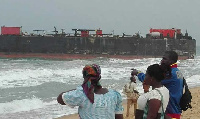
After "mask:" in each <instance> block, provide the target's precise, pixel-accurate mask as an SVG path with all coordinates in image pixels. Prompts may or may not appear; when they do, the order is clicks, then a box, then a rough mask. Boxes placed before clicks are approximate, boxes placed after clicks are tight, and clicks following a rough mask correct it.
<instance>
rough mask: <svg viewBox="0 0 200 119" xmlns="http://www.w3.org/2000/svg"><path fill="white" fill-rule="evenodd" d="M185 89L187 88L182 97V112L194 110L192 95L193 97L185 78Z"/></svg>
mask: <svg viewBox="0 0 200 119" xmlns="http://www.w3.org/2000/svg"><path fill="white" fill-rule="evenodd" d="M183 87H185V93H184V94H183V95H182V97H181V100H180V107H181V110H183V111H186V110H187V109H188V108H192V106H191V101H192V95H191V92H190V90H189V89H188V85H187V83H186V80H185V79H184V78H183Z"/></svg>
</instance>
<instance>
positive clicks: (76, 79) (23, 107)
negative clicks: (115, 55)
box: [0, 46, 200, 119]
mask: <svg viewBox="0 0 200 119" xmlns="http://www.w3.org/2000/svg"><path fill="white" fill-rule="evenodd" d="M160 60H161V58H147V59H135V60H121V59H107V58H96V59H90V60H65V61H63V60H60V61H58V60H41V59H0V67H1V68H0V82H1V83H0V119H52V118H56V117H60V116H62V115H69V114H73V113H77V107H75V108H70V107H68V106H62V105H60V104H58V103H57V101H56V98H57V96H58V95H59V94H60V93H61V92H63V91H67V90H70V89H74V88H75V87H76V86H78V85H81V83H82V81H83V78H82V68H83V67H84V65H85V64H93V63H95V64H98V65H100V66H101V69H102V79H101V84H102V85H103V87H107V88H113V89H116V90H117V91H119V92H120V93H121V94H122V87H123V86H124V85H125V84H126V83H127V82H128V81H129V77H130V72H131V68H136V69H138V70H141V71H143V72H145V70H146V68H147V67H148V66H149V65H151V64H154V63H159V62H160ZM178 66H179V69H180V70H181V71H182V73H183V75H184V77H185V78H186V81H187V83H188V85H189V87H196V86H200V46H198V47H197V55H196V56H195V58H194V59H188V60H181V61H178ZM137 88H138V90H139V92H140V93H142V92H143V90H142V85H141V82H139V81H137ZM122 97H123V98H125V96H124V95H123V94H122Z"/></svg>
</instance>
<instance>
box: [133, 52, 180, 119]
mask: <svg viewBox="0 0 200 119" xmlns="http://www.w3.org/2000/svg"><path fill="white" fill-rule="evenodd" d="M177 60H178V54H177V53H176V52H175V51H166V52H165V53H164V55H163V57H162V60H161V65H170V67H171V78H170V79H165V80H162V81H161V83H162V85H164V86H165V87H166V88H167V89H168V90H169V94H170V99H169V103H168V106H167V109H166V111H165V113H166V114H167V115H168V116H170V117H171V118H177V119H180V116H181V113H182V110H181V108H180V104H179V103H180V99H181V97H182V95H183V75H182V73H181V72H180V70H179V69H178V68H177V63H176V62H177ZM132 74H134V75H136V76H137V77H138V79H139V80H140V81H141V82H143V81H144V78H145V74H144V73H142V72H139V71H138V70H136V69H133V71H132Z"/></svg>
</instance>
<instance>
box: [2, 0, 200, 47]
mask: <svg viewBox="0 0 200 119" xmlns="http://www.w3.org/2000/svg"><path fill="white" fill-rule="evenodd" d="M0 25H1V26H3V25H5V26H22V31H27V32H33V31H32V30H35V29H42V30H47V31H51V30H54V28H53V27H54V26H56V27H57V30H61V29H65V32H66V33H72V32H73V31H72V30H71V29H73V28H83V29H98V28H101V29H102V30H103V33H111V32H112V31H113V30H114V33H115V34H118V35H121V34H122V33H123V32H124V33H125V34H129V35H133V34H135V33H136V32H138V31H139V32H140V33H141V34H142V35H145V34H147V33H148V32H149V29H150V28H162V29H166V28H168V29H170V28H177V29H181V30H182V33H185V32H186V30H187V31H188V33H189V35H191V36H192V37H193V38H195V39H196V41H197V45H198V46H200V0H0Z"/></svg>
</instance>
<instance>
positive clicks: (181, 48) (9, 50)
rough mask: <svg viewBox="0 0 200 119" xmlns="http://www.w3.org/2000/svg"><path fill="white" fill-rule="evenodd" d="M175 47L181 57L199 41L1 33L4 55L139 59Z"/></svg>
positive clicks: (187, 55)
mask: <svg viewBox="0 0 200 119" xmlns="http://www.w3.org/2000/svg"><path fill="white" fill-rule="evenodd" d="M166 50H174V51H176V52H177V53H178V54H179V57H180V59H187V58H192V57H193V56H194V55H195V54H196V40H194V39H187V38H180V39H173V38H168V39H161V38H141V37H76V36H71V37H70V36H68V37H62V36H50V37H49V36H16V35H1V36H0V57H1V58H32V57H35V58H46V59H91V58H97V57H107V58H120V59H136V58H157V57H161V56H162V55H163V53H164V52H165V51H166Z"/></svg>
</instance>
